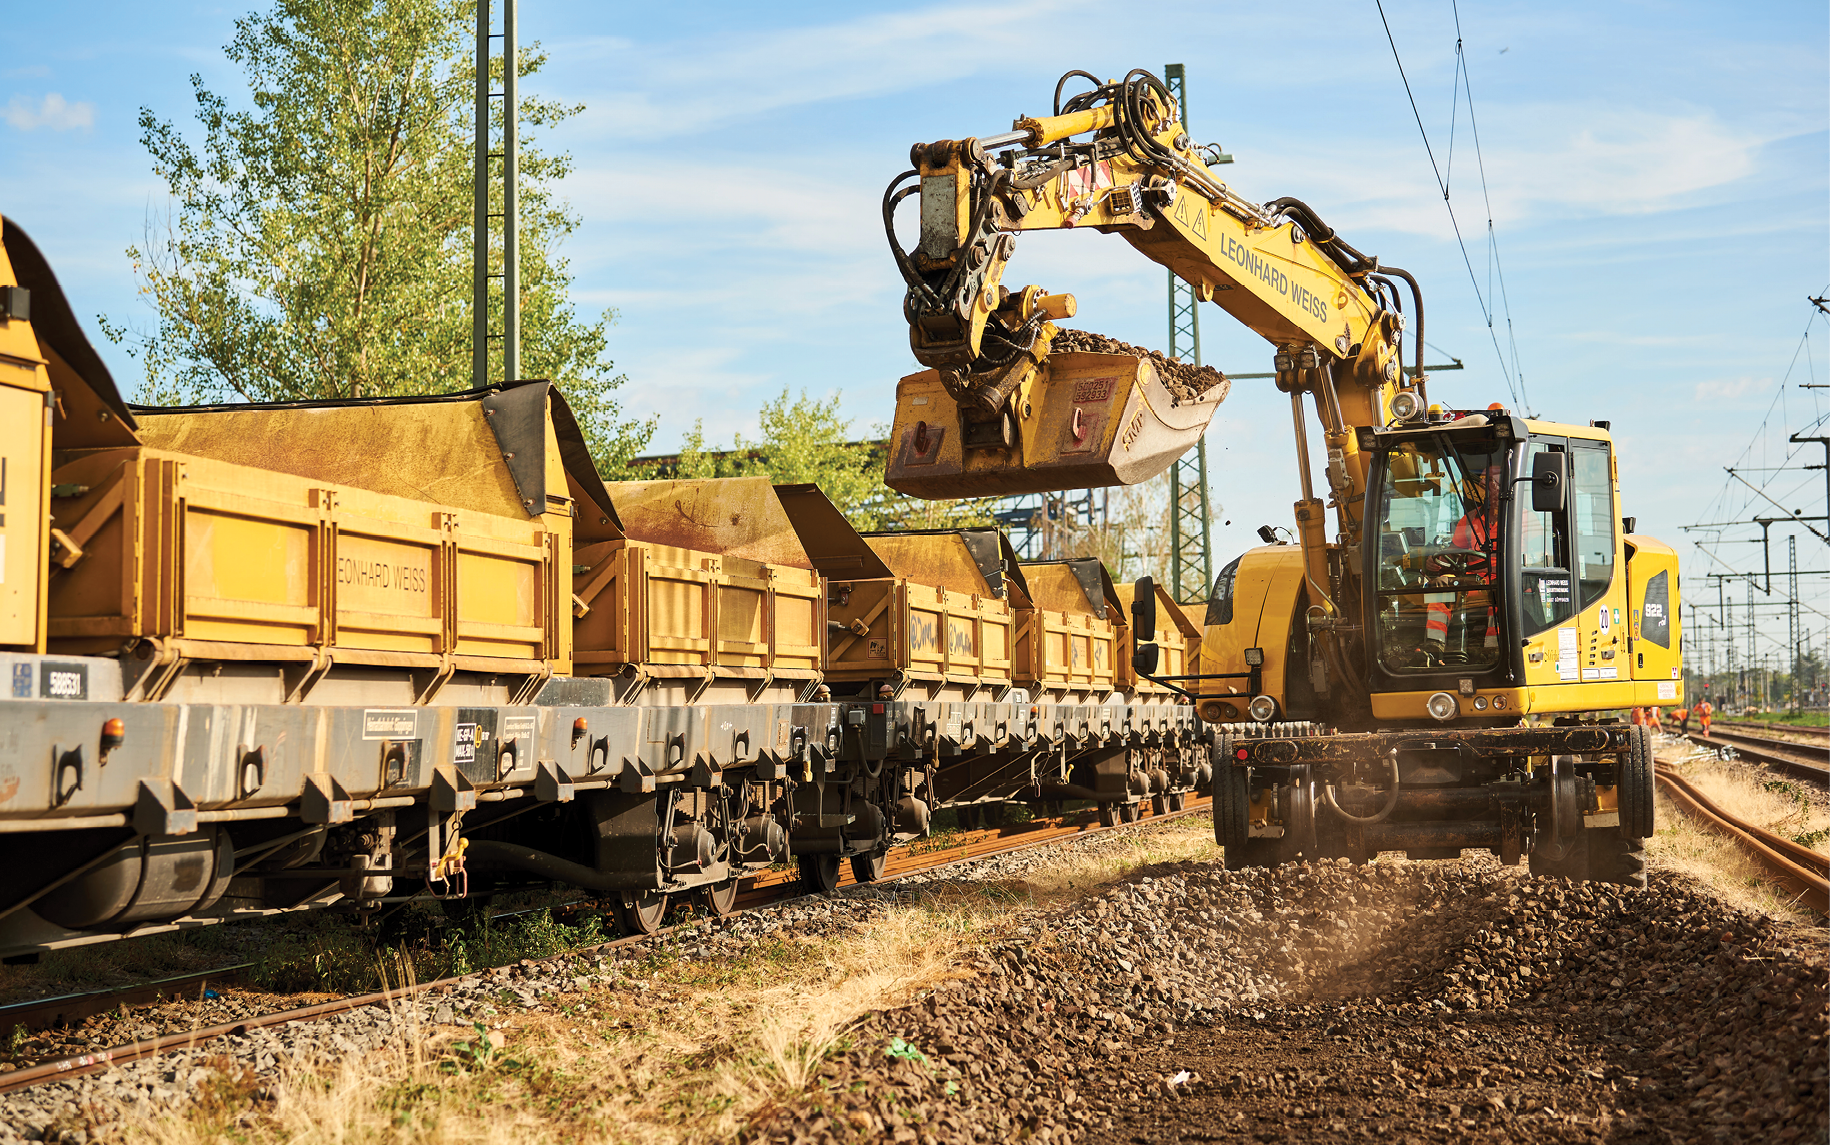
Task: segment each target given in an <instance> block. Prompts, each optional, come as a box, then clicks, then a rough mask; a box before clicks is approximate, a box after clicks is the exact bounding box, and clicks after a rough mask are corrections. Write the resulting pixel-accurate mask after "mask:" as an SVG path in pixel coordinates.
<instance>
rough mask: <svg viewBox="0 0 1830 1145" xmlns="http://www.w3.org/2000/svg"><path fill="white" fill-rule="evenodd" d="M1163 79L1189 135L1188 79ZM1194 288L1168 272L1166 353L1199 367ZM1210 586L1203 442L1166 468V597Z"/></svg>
mask: <svg viewBox="0 0 1830 1145" xmlns="http://www.w3.org/2000/svg"><path fill="white" fill-rule="evenodd" d="M1163 80H1164V82H1165V83H1166V84H1167V85H1168V86H1169V94H1170V95H1171V96H1172V97H1174V99H1175V101H1176V106H1177V107H1179V108H1181V110H1182V130H1183V131H1184V132H1186V131H1188V79H1187V72H1186V69H1185V68H1184V67H1183V66H1182V65H1181V64H1167V65H1165V66H1164V68H1163ZM1197 302H1198V300H1197V299H1196V297H1195V288H1194V287H1192V286H1190V285H1189V284H1188V283H1186V282H1183V281H1182V280H1181V279H1180V278H1178V277H1177V276H1176V272H1175V271H1174V270H1170V271H1169V349H1168V353H1169V356H1170V357H1171V358H1182V357H1187V358H1189V359H1190V360H1192V361H1193V362H1194V364H1195V365H1197V366H1199V365H1200V364H1201V314H1200V311H1199V310H1198V309H1197ZM1213 583H1214V549H1213V538H1212V535H1211V528H1210V525H1209V515H1208V500H1207V438H1206V437H1205V436H1203V437H1202V438H1201V439H1200V440H1198V441H1196V442H1195V448H1194V452H1193V453H1185V454H1183V455H1182V456H1181V457H1178V458H1176V460H1175V462H1174V464H1172V465H1170V467H1169V592H1170V595H1171V596H1173V597H1175V599H1176V602H1177V603H1181V602H1183V601H1197V600H1206V599H1207V596H1208V593H1209V592H1211V591H1212V586H1213Z"/></svg>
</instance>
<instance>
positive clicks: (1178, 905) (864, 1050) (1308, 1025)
mask: <svg viewBox="0 0 1830 1145" xmlns="http://www.w3.org/2000/svg"><path fill="white" fill-rule="evenodd" d="M973 969H974V970H976V971H977V976H976V977H975V978H972V979H970V980H966V981H961V982H956V983H951V984H949V985H948V986H946V987H945V988H943V989H939V990H936V991H935V992H934V993H933V994H932V995H931V996H929V997H927V998H925V999H924V1000H923V1001H922V1002H921V1003H920V1004H918V1005H916V1006H913V1007H909V1008H906V1009H901V1010H895V1011H889V1012H885V1013H881V1014H876V1015H872V1016H871V1017H870V1018H869V1019H868V1020H866V1021H865V1022H863V1023H862V1024H861V1025H860V1026H859V1028H858V1029H857V1031H856V1034H855V1046H854V1048H853V1049H852V1050H851V1051H850V1052H848V1053H846V1054H844V1055H841V1056H839V1057H836V1058H834V1059H833V1060H831V1061H830V1062H829V1063H828V1065H827V1067H826V1070H825V1073H824V1074H823V1076H822V1086H821V1092H820V1093H818V1094H816V1095H815V1097H814V1098H813V1099H812V1100H810V1102H809V1103H808V1104H807V1105H806V1106H804V1107H801V1108H796V1109H792V1110H780V1111H776V1112H775V1113H774V1114H773V1115H772V1116H771V1117H769V1118H768V1119H767V1120H766V1121H764V1122H762V1123H761V1124H759V1125H757V1126H755V1127H754V1130H755V1131H754V1134H753V1138H754V1139H756V1140H762V1139H770V1140H788V1141H794V1142H827V1141H862V1140H872V1139H877V1138H880V1137H881V1138H888V1139H898V1140H923V1141H925V1140H927V1139H929V1138H930V1137H932V1138H933V1139H935V1140H940V1141H980V1140H986V1141H988V1140H1002V1139H1006V1138H1009V1137H1011V1136H1013V1135H1017V1134H1023V1133H1027V1134H1029V1135H1032V1136H1033V1137H1034V1138H1036V1139H1039V1140H1051V1139H1057V1138H1061V1139H1083V1138H1084V1139H1093V1140H1104V1139H1110V1140H1123V1141H1133V1140H1135V1141H1147V1140H1157V1139H1161V1140H1165V1141H1168V1140H1176V1139H1186V1138H1188V1137H1191V1136H1192V1137H1196V1138H1198V1139H1210V1140H1228V1139H1234V1137H1235V1135H1237V1137H1238V1138H1239V1139H1246V1140H1250V1139H1259V1140H1281V1139H1284V1138H1285V1137H1287V1136H1294V1135H1296V1134H1298V1133H1300V1134H1301V1135H1303V1136H1304V1137H1306V1138H1308V1139H1313V1140H1328V1139H1337V1138H1338V1139H1340V1140H1348V1139H1358V1135H1359V1134H1361V1133H1363V1132H1365V1131H1368V1130H1375V1129H1376V1130H1377V1132H1376V1133H1375V1135H1376V1136H1381V1137H1383V1136H1385V1135H1387V1134H1388V1133H1395V1134H1398V1135H1400V1136H1412V1137H1414V1138H1415V1139H1418V1140H1444V1141H1447V1140H1463V1139H1467V1138H1468V1137H1469V1136H1470V1135H1476V1136H1477V1135H1479V1134H1481V1133H1487V1132H1491V1133H1493V1134H1495V1137H1494V1139H1495V1140H1503V1139H1516V1138H1514V1137H1512V1136H1510V1135H1512V1134H1515V1133H1518V1132H1523V1131H1529V1132H1531V1133H1533V1134H1536V1135H1539V1136H1544V1137H1547V1138H1549V1139H1552V1140H1562V1139H1569V1140H1578V1141H1582V1140H1588V1139H1590V1136H1591V1134H1605V1135H1610V1136H1611V1135H1613V1130H1616V1129H1618V1130H1631V1131H1632V1132H1631V1133H1629V1134H1628V1135H1627V1137H1628V1139H1632V1138H1633V1137H1634V1136H1635V1135H1637V1134H1639V1133H1640V1132H1641V1131H1643V1132H1644V1133H1645V1134H1647V1135H1648V1136H1647V1139H1649V1140H1663V1139H1666V1138H1664V1137H1663V1136H1661V1135H1660V1134H1662V1133H1663V1132H1666V1131H1668V1132H1670V1133H1672V1134H1674V1135H1675V1136H1673V1137H1672V1138H1669V1139H1674V1140H1711V1139H1725V1140H1771V1141H1793V1140H1810V1141H1817V1140H1822V1139H1823V1137H1824V1132H1825V1127H1826V1112H1825V1111H1826V1107H1827V1102H1830V1093H1827V1092H1826V1080H1825V1043H1824V1032H1825V1031H1824V1026H1825V1023H1824V1018H1823V1014H1824V1005H1825V959H1824V948H1823V942H1822V933H1821V932H1813V931H1805V930H1801V929H1799V928H1795V927H1789V926H1783V925H1780V924H1775V923H1772V922H1770V921H1767V920H1762V919H1756V918H1753V917H1750V916H1746V915H1742V914H1739V913H1737V912H1735V911H1733V910H1731V909H1729V908H1727V907H1724V906H1722V905H1721V904H1720V903H1718V902H1717V901H1716V900H1714V899H1711V898H1709V897H1708V896H1707V895H1706V894H1704V893H1703V892H1701V891H1700V890H1698V889H1696V888H1695V887H1693V886H1691V885H1688V884H1686V883H1683V882H1680V881H1679V880H1677V879H1676V878H1673V877H1670V876H1666V875H1662V874H1661V875H1659V876H1658V877H1657V878H1656V879H1655V885H1654V887H1653V888H1652V889H1651V890H1650V891H1648V892H1643V893H1635V892H1625V891H1622V890H1620V889H1619V888H1613V887H1606V886H1597V885H1583V884H1570V883H1566V882H1564V881H1562V880H1560V879H1534V878H1532V877H1530V876H1529V875H1525V874H1523V873H1521V872H1519V871H1516V870H1512V869H1506V868H1500V867H1498V866H1497V865H1495V864H1493V863H1492V862H1491V861H1476V860H1472V859H1471V860H1468V861H1464V862H1462V863H1440V862H1438V863H1393V862H1383V863H1378V864H1373V865H1371V866H1368V867H1359V868H1355V867H1352V866H1350V865H1348V864H1345V863H1340V864H1336V863H1319V864H1304V865H1298V866H1294V867H1287V868H1282V869H1280V870H1278V871H1275V872H1270V871H1241V872H1236V873H1235V872H1227V871H1225V870H1224V869H1222V868H1221V867H1220V866H1219V865H1217V864H1213V865H1209V864H1197V863H1185V864H1178V865H1174V866H1169V867H1164V868H1160V869H1156V870H1153V871H1150V872H1146V873H1145V874H1143V875H1140V876H1138V877H1136V878H1134V879H1133V880H1131V881H1128V882H1127V883H1125V884H1123V885H1120V886H1117V887H1114V888H1112V889H1110V890H1108V891H1107V892H1105V893H1103V894H1101V895H1098V896H1096V897H1093V898H1090V899H1087V900H1084V901H1081V902H1079V903H1076V904H1074V905H1072V906H1070V907H1069V908H1067V909H1065V910H1063V911H1060V912H1058V913H1054V914H1050V915H1046V916H1038V917H1036V918H1035V919H1033V920H1030V921H1029V923H1028V925H1026V926H1024V927H1022V928H1021V929H1020V930H1019V931H1018V933H1017V935H1016V936H1015V938H1014V940H1013V941H1011V942H1008V943H1006V944H1004V945H1001V946H999V947H997V948H995V949H992V950H989V951H987V952H986V953H985V954H984V956H983V958H982V960H981V961H980V962H979V963H978V964H977V965H976V966H974V967H973ZM1269 1062H1276V1063H1278V1064H1277V1067H1276V1068H1268V1067H1267V1063H1269ZM1309 1118H1313V1119H1314V1120H1307V1119H1309ZM1655 1128H1656V1129H1657V1131H1658V1132H1657V1133H1654V1129H1655Z"/></svg>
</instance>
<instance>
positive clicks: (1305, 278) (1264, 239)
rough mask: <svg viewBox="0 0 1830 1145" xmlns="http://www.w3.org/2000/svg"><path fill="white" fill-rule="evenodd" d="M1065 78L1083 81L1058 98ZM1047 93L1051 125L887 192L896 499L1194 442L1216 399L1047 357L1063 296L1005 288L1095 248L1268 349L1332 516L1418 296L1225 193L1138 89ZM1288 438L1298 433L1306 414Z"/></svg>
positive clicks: (1381, 418)
mask: <svg viewBox="0 0 1830 1145" xmlns="http://www.w3.org/2000/svg"><path fill="white" fill-rule="evenodd" d="M1073 76H1083V77H1085V78H1087V79H1092V77H1090V76H1087V75H1086V73H1070V76H1069V77H1066V78H1064V80H1063V85H1065V83H1066V79H1067V78H1072V77H1073ZM1059 90H1060V89H1059V88H1057V93H1058V94H1057V106H1056V108H1055V109H1054V110H1055V114H1053V115H1050V116H1047V117H1042V118H1032V117H1019V118H1018V119H1017V121H1016V122H1015V124H1014V125H1013V128H1012V130H1011V131H1010V132H1008V133H1005V134H1002V135H997V136H992V137H988V138H983V139H972V138H968V139H961V140H940V141H938V142H934V143H926V144H917V145H916V146H915V147H914V148H912V149H911V152H910V159H911V163H912V164H913V166H912V169H911V170H909V171H906V172H904V173H903V174H902V175H900V176H898V177H897V179H895V180H894V181H892V183H891V184H890V187H889V189H888V191H886V193H885V196H884V219H885V227H886V230H887V231H888V235H889V239H890V244H891V247H892V249H893V251H894V253H895V256H896V260H897V264H898V266H899V267H900V269H901V270H902V273H903V276H904V278H905V279H906V280H907V282H908V285H909V290H908V295H907V298H906V300H905V305H904V310H905V314H906V315H907V317H908V320H909V341H910V347H911V349H912V350H913V351H914V354H915V357H916V359H917V360H918V361H920V362H921V363H922V364H923V365H924V366H928V367H930V369H929V370H928V371H927V372H926V373H924V374H917V375H913V376H911V377H910V378H905V379H904V380H903V385H902V387H901V391H900V392H899V395H898V401H897V426H896V437H895V441H896V444H897V447H896V448H895V449H894V450H892V455H891V460H890V467H889V472H888V474H887V477H886V479H887V480H888V483H889V484H890V485H891V486H892V487H894V488H897V489H900V490H903V491H905V492H910V493H914V494H916V495H919V496H927V497H948V496H961V495H981V494H986V493H1000V492H1032V491H1041V490H1053V489H1067V488H1077V487H1084V486H1087V485H1102V484H1133V483H1136V482H1138V481H1142V480H1147V479H1148V478H1150V477H1153V476H1155V475H1156V474H1158V473H1160V472H1162V470H1163V469H1165V468H1167V467H1168V465H1169V464H1170V463H1171V462H1172V461H1174V459H1175V458H1176V457H1177V456H1179V455H1180V453H1181V452H1183V451H1184V450H1186V449H1187V448H1189V447H1190V446H1192V445H1193V443H1194V441H1195V440H1196V439H1198V438H1199V436H1200V434H1201V432H1202V431H1204V430H1205V428H1206V425H1207V422H1208V420H1209V419H1210V418H1211V417H1212V414H1213V408H1214V406H1215V405H1216V404H1217V401H1216V400H1214V399H1213V398H1210V397H1208V395H1205V394H1171V393H1169V392H1168V391H1167V390H1164V389H1163V387H1162V386H1161V385H1160V382H1161V379H1159V378H1157V377H1156V376H1155V371H1154V370H1152V369H1151V368H1150V367H1149V366H1148V365H1147V364H1145V363H1141V362H1138V361H1137V360H1135V359H1133V360H1126V356H1123V355H1086V354H1074V355H1071V356H1064V355H1054V354H1052V353H1051V351H1052V350H1053V349H1054V347H1053V338H1054V335H1055V333H1056V328H1055V326H1054V322H1055V321H1056V320H1059V319H1063V318H1068V317H1073V316H1074V314H1075V310H1076V304H1075V302H1074V300H1073V297H1072V295H1063V294H1050V293H1048V292H1047V291H1044V290H1042V289H1041V288H1040V287H1036V286H1030V287H1025V288H1023V289H1021V290H1015V291H1013V290H1012V289H1010V288H1009V287H1006V286H1005V285H1004V284H1003V277H1004V273H1005V270H1006V267H1007V266H1008V264H1009V261H1010V259H1011V257H1012V255H1013V254H1014V252H1015V248H1016V236H1017V234H1019V233H1021V232H1024V231H1037V230H1068V229H1077V228H1091V229H1093V230H1098V231H1101V232H1105V233H1117V234H1119V235H1122V236H1123V237H1124V238H1125V240H1126V241H1127V242H1129V243H1131V245H1132V246H1134V247H1136V248H1137V249H1138V251H1140V252H1141V253H1142V254H1144V255H1145V256H1146V257H1147V258H1150V259H1151V260H1152V261H1155V262H1157V263H1159V264H1161V265H1164V266H1167V267H1168V268H1169V269H1170V270H1171V271H1172V272H1174V273H1175V274H1176V275H1178V276H1179V277H1181V278H1182V279H1184V280H1185V281H1187V282H1188V283H1190V284H1191V285H1192V286H1193V287H1194V290H1195V293H1196V295H1197V296H1198V297H1199V298H1201V299H1202V300H1204V301H1210V302H1214V303H1216V304H1218V305H1219V306H1221V307H1222V308H1223V309H1225V310H1226V311H1227V312H1228V313H1230V314H1231V315H1233V316H1234V317H1235V318H1237V319H1238V320H1239V321H1240V322H1241V323H1243V324H1244V325H1246V326H1248V327H1250V328H1251V329H1252V330H1254V331H1256V332H1257V333H1258V334H1259V335H1261V336H1262V337H1264V338H1265V339H1266V340H1267V341H1269V342H1271V343H1272V344H1273V345H1274V346H1275V347H1277V355H1276V363H1277V371H1278V385H1279V388H1281V389H1283V390H1285V391H1286V392H1289V393H1291V394H1293V395H1295V396H1296V397H1297V400H1298V402H1300V395H1301V394H1302V393H1304V392H1310V393H1313V394H1315V397H1316V406H1317V412H1318V414H1319V415H1320V418H1321V421H1322V424H1323V428H1324V432H1325V434H1326V435H1327V438H1328V445H1329V449H1330V451H1331V452H1330V466H1331V471H1330V488H1331V490H1332V491H1333V492H1334V493H1335V494H1336V499H1337V502H1344V500H1345V499H1348V498H1351V497H1352V496H1354V495H1356V494H1358V493H1359V492H1360V491H1361V490H1363V487H1364V479H1365V471H1364V466H1363V465H1358V464H1357V463H1356V460H1355V458H1354V457H1353V455H1354V454H1355V453H1356V452H1357V448H1356V446H1355V443H1354V439H1353V434H1352V432H1351V430H1352V427H1354V426H1357V425H1382V424H1384V423H1385V421H1386V420H1387V417H1388V413H1389V403H1390V401H1391V399H1392V398H1393V397H1394V396H1395V394H1396V392H1397V390H1398V387H1399V384H1400V382H1401V381H1402V371H1401V369H1400V365H1399V353H1400V338H1401V331H1402V330H1403V328H1404V319H1403V311H1402V300H1401V299H1400V297H1399V292H1398V287H1397V282H1396V281H1395V280H1394V276H1395V277H1396V278H1401V279H1403V280H1406V281H1407V282H1408V283H1409V285H1410V286H1411V289H1412V295H1413V299H1414V301H1415V303H1416V305H1417V306H1418V307H1419V311H1418V312H1419V314H1420V299H1418V298H1417V296H1416V293H1415V290H1416V287H1415V283H1414V282H1412V281H1410V276H1409V275H1406V274H1404V272H1402V271H1395V270H1389V269H1388V270H1385V271H1381V270H1380V268H1379V266H1378V263H1377V261H1376V260H1374V259H1369V258H1366V257H1365V256H1363V255H1361V254H1360V252H1358V251H1357V250H1355V249H1354V248H1353V247H1351V246H1350V245H1348V244H1347V243H1346V242H1345V241H1344V240H1342V239H1341V238H1340V237H1339V236H1338V235H1336V234H1335V232H1334V231H1333V230H1332V229H1330V228H1329V227H1328V226H1327V225H1326V224H1325V223H1323V222H1322V220H1321V219H1320V218H1319V217H1318V216H1317V215H1316V214H1315V212H1314V211H1312V210H1310V209H1309V208H1308V207H1307V206H1306V205H1304V204H1303V203H1302V202H1300V201H1299V200H1296V199H1288V198H1286V199H1277V200H1274V201H1272V202H1270V203H1268V204H1263V205H1260V204H1257V203H1254V202H1252V201H1250V200H1248V199H1246V198H1244V197H1242V196H1241V195H1239V194H1238V193H1237V192H1235V191H1234V190H1233V189H1232V188H1231V187H1230V186H1228V184H1227V183H1226V182H1225V181H1224V180H1222V179H1221V178H1220V177H1219V176H1218V175H1216V174H1215V173H1214V171H1213V170H1212V167H1211V166H1210V165H1209V160H1210V159H1211V160H1213V161H1215V162H1219V161H1222V160H1223V159H1224V157H1222V156H1220V155H1219V154H1218V153H1217V152H1216V151H1214V150H1212V149H1209V150H1208V151H1207V152H1206V154H1205V156H1204V154H1203V151H1202V149H1199V148H1197V147H1196V146H1195V145H1194V143H1193V142H1192V141H1191V140H1190V139H1189V138H1188V136H1187V134H1186V133H1185V132H1184V131H1183V129H1182V124H1181V119H1180V116H1179V114H1178V112H1177V108H1176V106H1175V102H1174V100H1173V99H1172V98H1171V96H1170V94H1169V91H1168V89H1167V88H1166V87H1164V85H1163V84H1162V83H1161V82H1160V81H1159V80H1158V79H1157V78H1156V77H1155V76H1152V75H1150V74H1149V73H1148V72H1144V71H1141V70H1140V71H1133V72H1131V73H1130V74H1129V75H1127V76H1126V77H1125V78H1124V79H1123V80H1119V81H1112V82H1107V83H1098V82H1097V81H1094V87H1093V89H1092V90H1090V91H1087V92H1083V93H1081V94H1079V95H1076V96H1074V97H1073V98H1071V99H1070V100H1068V101H1067V103H1066V104H1065V105H1062V104H1060V103H1059ZM1225 161H1230V160H1225ZM914 195H919V196H920V208H921V210H920V218H921V226H920V236H919V241H918V242H917V243H916V245H915V248H914V250H913V251H908V252H905V251H904V250H903V249H902V247H901V245H900V243H899V242H898V240H897V237H896V232H895V228H894V220H895V212H896V208H897V206H898V205H899V204H900V203H901V202H902V201H903V200H904V199H906V198H908V197H911V196H914ZM1417 345H1418V346H1419V347H1421V345H1422V343H1421V340H1420V339H1419V340H1418V341H1417ZM1057 358H1059V359H1060V360H1059V361H1057ZM1099 359H1105V360H1099ZM1418 364H1419V377H1421V357H1419V360H1418ZM1088 378H1106V379H1110V381H1111V384H1110V385H1090V384H1088V381H1087V379H1088ZM1101 395H1103V396H1101ZM1204 399H1205V400H1204ZM1297 417H1298V430H1299V433H1300V432H1301V430H1302V425H1301V420H1302V413H1301V410H1300V406H1299V407H1298V409H1297ZM1309 497H1310V495H1309V494H1308V493H1307V492H1306V493H1305V499H1309ZM1318 516H1319V514H1318Z"/></svg>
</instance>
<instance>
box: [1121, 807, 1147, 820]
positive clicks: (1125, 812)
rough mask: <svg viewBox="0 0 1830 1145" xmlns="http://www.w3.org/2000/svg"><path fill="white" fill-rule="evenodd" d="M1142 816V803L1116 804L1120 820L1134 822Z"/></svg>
mask: <svg viewBox="0 0 1830 1145" xmlns="http://www.w3.org/2000/svg"><path fill="white" fill-rule="evenodd" d="M1143 817H1144V805H1143V804H1142V803H1120V804H1119V805H1118V818H1119V821H1120V822H1124V823H1135V822H1137V821H1138V820H1139V819H1142V818H1143Z"/></svg>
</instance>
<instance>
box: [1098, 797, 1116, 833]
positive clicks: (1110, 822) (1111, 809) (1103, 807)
mask: <svg viewBox="0 0 1830 1145" xmlns="http://www.w3.org/2000/svg"><path fill="white" fill-rule="evenodd" d="M1099 825H1100V826H1101V827H1116V826H1118V804H1116V803H1101V804H1100V805H1099Z"/></svg>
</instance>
